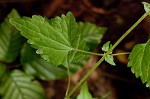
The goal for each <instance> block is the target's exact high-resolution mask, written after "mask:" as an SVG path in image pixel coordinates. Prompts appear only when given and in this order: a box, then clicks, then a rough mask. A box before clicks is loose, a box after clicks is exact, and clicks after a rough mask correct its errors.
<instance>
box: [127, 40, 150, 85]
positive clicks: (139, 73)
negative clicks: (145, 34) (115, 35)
mask: <svg viewBox="0 0 150 99" xmlns="http://www.w3.org/2000/svg"><path fill="white" fill-rule="evenodd" d="M128 66H129V67H131V71H132V72H133V73H135V75H136V77H137V78H138V77H141V80H142V82H143V83H146V86H147V87H149V86H150V40H148V41H147V43H145V44H138V45H136V46H135V47H134V48H133V50H132V52H131V54H130V56H129V62H128Z"/></svg>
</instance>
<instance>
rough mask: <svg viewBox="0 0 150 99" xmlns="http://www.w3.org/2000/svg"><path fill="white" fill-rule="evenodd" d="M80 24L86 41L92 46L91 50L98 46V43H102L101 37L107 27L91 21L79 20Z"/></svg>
mask: <svg viewBox="0 0 150 99" xmlns="http://www.w3.org/2000/svg"><path fill="white" fill-rule="evenodd" d="M78 24H79V27H80V28H81V33H82V35H83V38H84V40H85V42H86V43H87V45H88V47H89V48H90V51H93V49H94V48H96V47H97V45H98V44H100V42H101V39H102V37H103V35H104V33H105V32H106V30H107V28H105V27H97V26H96V25H95V24H92V23H89V22H84V23H83V22H79V23H78Z"/></svg>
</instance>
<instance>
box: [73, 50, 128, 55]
mask: <svg viewBox="0 0 150 99" xmlns="http://www.w3.org/2000/svg"><path fill="white" fill-rule="evenodd" d="M76 51H78V52H82V53H85V54H90V55H96V56H104V54H100V53H94V52H87V51H83V50H78V49H77V50H76ZM126 54H130V52H123V53H116V54H111V55H113V56H118V55H126Z"/></svg>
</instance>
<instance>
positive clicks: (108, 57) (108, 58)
mask: <svg viewBox="0 0 150 99" xmlns="http://www.w3.org/2000/svg"><path fill="white" fill-rule="evenodd" d="M111 46H112V44H110V41H108V42H106V43H105V44H104V45H103V47H102V50H103V51H104V52H107V51H108V50H109V49H110V47H111ZM105 61H106V62H107V63H109V64H111V65H113V66H115V65H116V64H115V62H114V58H113V55H112V52H111V54H109V55H106V56H105Z"/></svg>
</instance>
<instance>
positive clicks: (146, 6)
mask: <svg viewBox="0 0 150 99" xmlns="http://www.w3.org/2000/svg"><path fill="white" fill-rule="evenodd" d="M142 3H143V5H144V9H145V11H146V12H147V13H149V15H150V4H149V3H147V2H142Z"/></svg>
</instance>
